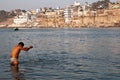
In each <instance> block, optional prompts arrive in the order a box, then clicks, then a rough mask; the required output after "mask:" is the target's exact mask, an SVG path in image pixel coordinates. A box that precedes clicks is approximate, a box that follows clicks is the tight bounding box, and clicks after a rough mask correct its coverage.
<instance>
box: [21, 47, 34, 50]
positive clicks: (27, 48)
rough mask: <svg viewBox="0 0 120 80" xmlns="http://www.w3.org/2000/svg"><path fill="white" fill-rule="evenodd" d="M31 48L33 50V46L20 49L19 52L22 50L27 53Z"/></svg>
mask: <svg viewBox="0 0 120 80" xmlns="http://www.w3.org/2000/svg"><path fill="white" fill-rule="evenodd" d="M31 48H33V46H29V47H24V48H22V49H21V50H23V51H28V50H29V49H31Z"/></svg>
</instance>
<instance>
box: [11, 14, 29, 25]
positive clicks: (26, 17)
mask: <svg viewBox="0 0 120 80" xmlns="http://www.w3.org/2000/svg"><path fill="white" fill-rule="evenodd" d="M30 21H31V15H30V14H29V13H22V15H18V16H16V17H15V18H14V21H13V22H14V23H15V24H23V23H27V22H30Z"/></svg>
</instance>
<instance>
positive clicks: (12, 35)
mask: <svg viewBox="0 0 120 80" xmlns="http://www.w3.org/2000/svg"><path fill="white" fill-rule="evenodd" d="M20 41H22V42H24V43H25V46H28V45H33V47H34V48H33V49H31V50H29V51H28V52H25V51H22V52H21V53H20V56H19V62H20V64H19V67H18V68H15V69H14V68H11V66H10V61H9V55H10V51H11V48H12V47H13V46H14V45H16V44H18V42H20ZM0 80H120V28H107V29H106V28H101V29H94V28H91V29H87V28H83V29H20V30H19V31H13V29H10V28H9V29H0Z"/></svg>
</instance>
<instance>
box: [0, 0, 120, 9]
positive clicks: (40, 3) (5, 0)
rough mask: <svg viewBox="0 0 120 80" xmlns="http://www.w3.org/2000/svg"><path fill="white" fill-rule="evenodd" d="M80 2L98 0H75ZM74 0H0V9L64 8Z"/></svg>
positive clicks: (113, 0)
mask: <svg viewBox="0 0 120 80" xmlns="http://www.w3.org/2000/svg"><path fill="white" fill-rule="evenodd" d="M76 1H78V2H80V4H84V3H85V2H88V3H93V2H96V1H98V0H76ZM110 1H112V2H116V1H118V0H110ZM73 3H74V0H29V1H28V0H1V1H0V10H14V9H25V10H31V9H38V8H43V7H53V8H57V7H58V6H60V7H61V8H64V7H65V6H67V5H72V4H73Z"/></svg>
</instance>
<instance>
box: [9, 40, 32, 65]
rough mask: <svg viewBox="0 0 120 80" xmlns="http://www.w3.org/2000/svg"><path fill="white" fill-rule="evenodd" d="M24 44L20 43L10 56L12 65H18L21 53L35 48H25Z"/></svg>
mask: <svg viewBox="0 0 120 80" xmlns="http://www.w3.org/2000/svg"><path fill="white" fill-rule="evenodd" d="M23 46H24V43H23V42H19V43H18V45H16V46H14V47H13V49H12V51H11V54H10V61H11V65H18V64H19V62H18V58H19V53H20V51H21V50H23V51H28V50H29V49H31V48H33V46H28V47H23Z"/></svg>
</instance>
